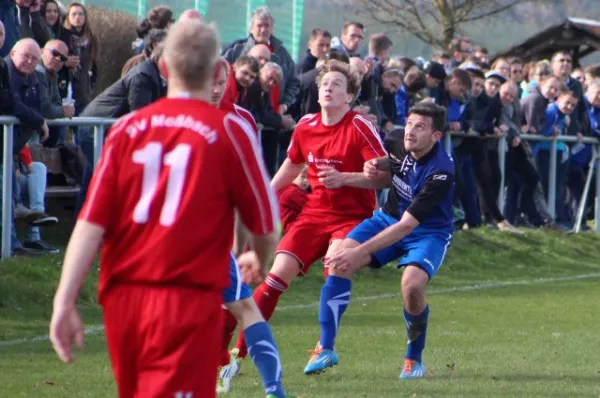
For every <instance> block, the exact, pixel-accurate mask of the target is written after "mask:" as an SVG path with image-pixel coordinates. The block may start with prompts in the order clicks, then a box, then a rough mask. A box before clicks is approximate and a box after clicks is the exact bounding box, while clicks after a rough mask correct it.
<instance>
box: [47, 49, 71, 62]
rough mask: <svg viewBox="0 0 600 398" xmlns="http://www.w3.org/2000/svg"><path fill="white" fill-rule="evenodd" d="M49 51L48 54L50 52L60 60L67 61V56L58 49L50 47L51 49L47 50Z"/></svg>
mask: <svg viewBox="0 0 600 398" xmlns="http://www.w3.org/2000/svg"><path fill="white" fill-rule="evenodd" d="M48 51H50V54H52V56H53V57H55V58H56V57H58V58H59V59H60V60H61V61H62V62H67V59H68V58H67V57H66V56H65V55H64V54H62V53H61V52H60V51H58V50H55V49H52V50H48Z"/></svg>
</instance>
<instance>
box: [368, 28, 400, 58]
mask: <svg viewBox="0 0 600 398" xmlns="http://www.w3.org/2000/svg"><path fill="white" fill-rule="evenodd" d="M393 45H394V43H392V40H391V39H390V38H389V37H387V36H386V35H385V34H384V33H375V34H374V35H373V36H371V39H370V40H369V52H370V53H372V54H379V53H381V52H382V51H386V50H389V49H390V48H391V47H392V46H393Z"/></svg>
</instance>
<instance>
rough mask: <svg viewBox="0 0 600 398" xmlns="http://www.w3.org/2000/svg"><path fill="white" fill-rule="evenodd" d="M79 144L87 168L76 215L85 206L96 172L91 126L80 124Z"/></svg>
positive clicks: (77, 134)
mask: <svg viewBox="0 0 600 398" xmlns="http://www.w3.org/2000/svg"><path fill="white" fill-rule="evenodd" d="M76 140H77V145H79V146H80V147H81V150H82V151H83V154H84V155H85V159H86V162H85V169H84V170H83V180H82V181H81V189H80V190H79V196H78V197H77V203H76V205H75V216H77V214H79V210H81V208H82V207H83V203H84V202H85V197H86V195H87V189H88V185H89V184H90V180H91V179H92V174H93V173H94V129H93V128H92V127H89V126H80V127H79V128H78V129H77V131H76Z"/></svg>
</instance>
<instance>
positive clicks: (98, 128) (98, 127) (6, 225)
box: [0, 116, 600, 258]
mask: <svg viewBox="0 0 600 398" xmlns="http://www.w3.org/2000/svg"><path fill="white" fill-rule="evenodd" d="M115 121H116V119H106V118H95V117H89V118H88V117H75V118H72V119H55V120H47V121H46V122H47V123H48V125H49V126H91V127H93V128H94V165H96V164H97V162H98V159H99V157H100V154H101V153H102V146H103V143H104V131H105V128H106V126H110V125H112V124H113V123H114V122H115ZM18 123H19V120H18V119H17V118H15V117H12V116H0V125H3V127H4V154H3V155H4V156H3V163H2V164H3V171H2V172H3V181H2V250H1V258H6V257H10V252H11V248H10V230H11V222H12V220H11V210H12V164H13V132H14V125H15V124H18ZM452 137H475V136H473V135H470V134H465V133H452V134H446V137H445V139H444V146H445V148H446V151H447V152H448V153H450V150H451V146H452V144H451V139H452ZM521 139H522V140H524V141H549V142H551V145H550V170H549V174H550V175H549V183H548V198H547V200H548V207H549V212H550V215H551V216H552V217H555V205H556V161H557V144H558V142H560V141H562V142H577V137H572V136H557V137H545V136H541V135H532V134H522V135H521ZM583 142H584V143H587V144H594V145H595V146H596V147H595V150H594V156H593V160H592V164H591V165H590V166H595V169H596V198H595V217H594V219H595V225H596V232H600V146H599V144H600V141H599V140H598V139H595V138H589V137H586V138H584V140H583ZM507 149H508V146H507V143H506V139H504V138H502V139H498V162H499V164H500V172H501V184H502V185H501V187H504V185H505V175H504V174H505V167H504V164H505V162H506V151H507ZM593 171H594V167H590V174H589V175H588V180H590V178H591V173H593ZM504 195H505V193H504V189H500V195H499V197H498V205H499V208H500V209H503V208H504V200H505V199H504ZM584 200H585V198H582V202H584ZM578 213H581V209H580V211H579V212H578Z"/></svg>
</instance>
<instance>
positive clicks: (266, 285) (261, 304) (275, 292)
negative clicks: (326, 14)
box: [235, 274, 288, 358]
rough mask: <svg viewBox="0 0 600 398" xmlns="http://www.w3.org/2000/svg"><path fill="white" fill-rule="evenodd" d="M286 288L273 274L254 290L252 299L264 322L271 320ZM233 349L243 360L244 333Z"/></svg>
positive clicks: (244, 352)
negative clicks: (238, 351) (238, 352)
mask: <svg viewBox="0 0 600 398" xmlns="http://www.w3.org/2000/svg"><path fill="white" fill-rule="evenodd" d="M287 288H288V285H287V283H285V282H284V281H282V280H281V279H279V278H278V277H277V276H275V275H273V274H269V275H268V276H267V279H265V281H264V282H263V283H261V284H260V285H259V286H258V287H257V288H256V290H255V291H254V294H253V295H252V297H253V298H254V301H255V302H256V305H257V306H258V308H259V309H260V312H261V313H262V316H263V317H264V318H265V321H267V322H268V321H269V319H271V316H272V315H273V312H275V307H276V306H277V303H278V302H279V296H281V294H282V293H283V292H285V291H286V289H287ZM235 348H237V349H238V350H240V354H239V356H240V358H245V357H246V355H247V354H248V350H247V349H246V342H245V341H244V333H241V332H240V334H239V335H238V339H237V342H236V343H235Z"/></svg>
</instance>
